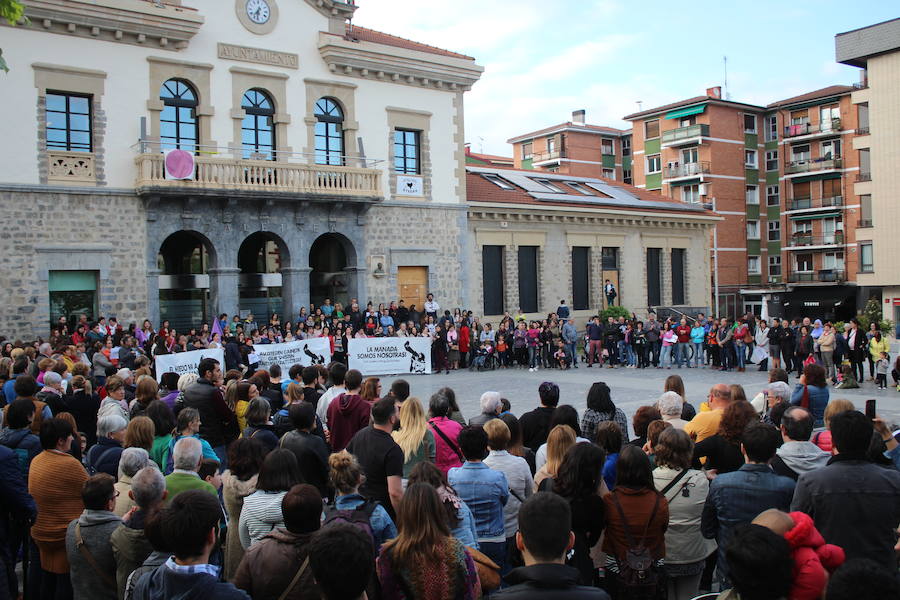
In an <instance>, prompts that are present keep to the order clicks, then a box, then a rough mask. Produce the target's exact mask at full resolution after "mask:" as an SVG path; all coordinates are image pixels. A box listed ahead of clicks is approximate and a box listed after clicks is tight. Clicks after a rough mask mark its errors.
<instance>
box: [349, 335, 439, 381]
mask: <svg viewBox="0 0 900 600" xmlns="http://www.w3.org/2000/svg"><path fill="white" fill-rule="evenodd" d="M349 346H350V348H349V350H348V352H347V356H348V358H349V365H350V368H351V369H357V370H359V371H360V372H361V373H362V374H363V375H396V374H400V373H431V339H430V338H402V337H400V338H396V337H385V338H353V339H352V340H350V344H349Z"/></svg>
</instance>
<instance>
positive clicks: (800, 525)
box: [784, 512, 844, 600]
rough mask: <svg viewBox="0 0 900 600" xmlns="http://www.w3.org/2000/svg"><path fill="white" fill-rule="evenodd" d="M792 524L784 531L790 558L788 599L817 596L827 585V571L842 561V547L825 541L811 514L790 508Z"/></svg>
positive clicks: (810, 599) (819, 596)
mask: <svg viewBox="0 0 900 600" xmlns="http://www.w3.org/2000/svg"><path fill="white" fill-rule="evenodd" d="M791 518H792V519H793V520H794V528H793V529H791V530H790V531H788V532H787V533H785V534H784V539H786V540H787V542H788V544H790V546H791V552H792V558H793V559H794V583H793V585H792V586H791V593H790V596H789V598H790V600H817V599H818V598H821V597H822V594H823V593H824V592H825V586H826V585H828V572H829V571H834V570H835V569H837V568H838V567H839V566H841V565H842V564H844V551H843V549H841V548H840V547H839V546H835V545H834V544H826V543H825V539H824V538H823V537H822V534H821V533H819V530H818V529H816V525H815V523H813V520H812V517H810V516H809V515H807V514H806V513H802V512H792V513H791Z"/></svg>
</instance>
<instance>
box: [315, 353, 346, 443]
mask: <svg viewBox="0 0 900 600" xmlns="http://www.w3.org/2000/svg"><path fill="white" fill-rule="evenodd" d="M346 374H347V365H345V364H343V363H339V362H336V363H332V364H331V367H330V368H329V369H328V378H329V379H330V380H331V384H332V385H331V387H330V388H328V389H327V390H325V393H324V394H322V395H321V396H320V397H319V402H318V404H316V415H317V416H318V417H319V420H320V421H322V425H324V426H325V428H326V429H327V428H328V407H329V406H330V405H331V401H332V400H334V399H335V398H337V397H338V396H340V395H341V394H343V393H344V392H346V391H347V388H346V386H345V385H344V375H346Z"/></svg>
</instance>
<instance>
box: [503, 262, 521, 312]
mask: <svg viewBox="0 0 900 600" xmlns="http://www.w3.org/2000/svg"><path fill="white" fill-rule="evenodd" d="M517 308H519V248H518V247H517V246H513V245H510V246H506V247H504V248H503V309H504V310H506V311H508V312H509V314H511V315H514V314H516V309H517Z"/></svg>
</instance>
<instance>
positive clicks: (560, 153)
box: [531, 150, 566, 167]
mask: <svg viewBox="0 0 900 600" xmlns="http://www.w3.org/2000/svg"><path fill="white" fill-rule="evenodd" d="M563 158H566V151H565V150H551V151H544V152H535V153H534V154H533V155H532V158H531V164H532V165H533V166H535V167H545V166H548V165H553V164H559V162H560V159H563Z"/></svg>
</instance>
